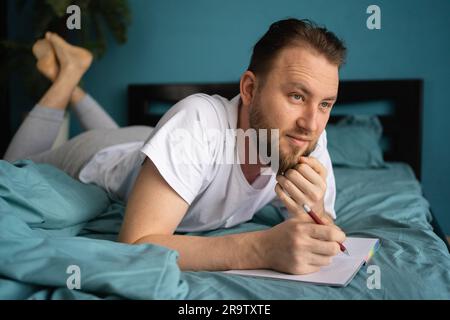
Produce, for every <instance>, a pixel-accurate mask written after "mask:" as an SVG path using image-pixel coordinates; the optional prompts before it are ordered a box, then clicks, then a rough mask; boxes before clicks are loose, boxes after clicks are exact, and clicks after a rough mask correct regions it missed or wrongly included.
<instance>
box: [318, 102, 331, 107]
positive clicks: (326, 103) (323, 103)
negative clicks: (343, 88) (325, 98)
mask: <svg viewBox="0 0 450 320" xmlns="http://www.w3.org/2000/svg"><path fill="white" fill-rule="evenodd" d="M320 106H321V107H322V108H329V107H330V106H331V104H330V103H328V102H322V103H321V104H320Z"/></svg>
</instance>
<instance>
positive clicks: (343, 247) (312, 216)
mask: <svg viewBox="0 0 450 320" xmlns="http://www.w3.org/2000/svg"><path fill="white" fill-rule="evenodd" d="M303 209H304V210H305V211H306V213H307V214H309V216H310V217H311V218H312V219H313V220H314V222H315V223H317V224H321V225H325V223H323V221H322V220H320V218H319V217H318V216H317V215H316V214H315V213H314V211H312V210H311V208H310V207H309V206H308V205H306V204H304V205H303ZM338 243H339V242H338ZM339 247H340V248H341V251H342V252H344V253H345V254H346V255H348V256H349V255H350V254H349V253H348V250H347V248H346V247H345V246H344V245H343V244H342V243H339Z"/></svg>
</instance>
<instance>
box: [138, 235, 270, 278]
mask: <svg viewBox="0 0 450 320" xmlns="http://www.w3.org/2000/svg"><path fill="white" fill-rule="evenodd" d="M263 238H264V231H255V232H248V233H240V234H233V235H226V236H218V237H200V236H184V235H149V236H145V237H142V238H141V239H139V240H137V241H136V242H135V244H142V243H153V244H157V245H161V246H164V247H167V248H170V249H173V250H176V251H178V252H179V254H180V257H179V259H178V265H179V267H180V269H181V270H193V271H200V270H205V271H207V270H209V271H219V270H230V269H258V268H267V265H265V262H264V248H263V243H264V239H263Z"/></svg>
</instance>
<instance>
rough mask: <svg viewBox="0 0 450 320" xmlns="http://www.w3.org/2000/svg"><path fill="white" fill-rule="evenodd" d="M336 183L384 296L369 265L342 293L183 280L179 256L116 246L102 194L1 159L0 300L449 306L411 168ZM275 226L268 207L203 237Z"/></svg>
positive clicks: (449, 266)
mask: <svg viewBox="0 0 450 320" xmlns="http://www.w3.org/2000/svg"><path fill="white" fill-rule="evenodd" d="M335 176H336V182H337V189H338V192H337V195H338V196H337V200H336V211H337V214H338V219H337V224H338V225H340V226H341V227H342V228H343V229H344V230H345V231H346V233H347V236H362V237H377V238H380V239H381V247H380V249H379V250H378V251H377V253H376V254H375V255H374V257H373V258H372V260H371V262H370V265H377V266H378V267H379V269H380V284H381V287H380V289H369V288H368V286H367V280H368V278H369V277H370V276H371V274H369V273H368V272H367V271H368V270H367V267H363V268H362V269H361V270H360V272H359V273H358V274H357V275H356V277H355V278H354V279H353V281H352V282H351V283H350V284H349V285H348V286H347V287H345V288H334V287H328V286H316V285H311V284H306V283H300V282H292V281H284V280H275V279H265V278H253V277H244V276H237V275H229V274H224V273H220V272H180V270H179V268H178V267H177V264H176V259H177V257H178V254H177V252H175V251H172V250H169V249H166V248H164V247H160V246H156V245H150V244H144V245H125V244H121V243H117V242H115V240H116V237H117V234H118V231H119V229H120V224H121V221H122V215H123V212H124V206H123V204H121V203H117V202H112V201H111V200H110V199H108V197H107V196H106V194H105V192H103V190H101V189H100V188H98V187H95V186H92V185H83V184H81V183H79V182H77V181H75V180H74V179H72V178H70V177H69V176H67V175H66V174H64V173H63V172H61V171H59V170H57V169H55V168H53V167H51V166H48V165H37V164H34V163H32V162H30V161H20V162H17V163H15V164H14V165H12V164H9V163H7V162H5V161H0V299H124V298H126V299H450V255H449V253H448V251H447V248H446V246H445V244H444V242H443V241H442V240H441V239H439V237H437V236H436V234H435V233H434V232H433V231H432V228H431V226H430V219H431V215H430V213H429V205H428V202H427V201H426V200H425V199H424V198H423V197H422V196H421V188H420V185H419V183H418V182H417V181H416V180H415V178H414V175H413V173H412V171H411V170H410V168H409V167H408V166H406V165H404V164H400V163H390V164H389V165H388V167H387V168H386V169H372V170H369V169H358V170H357V169H345V168H335ZM281 219H282V218H281V214H280V212H279V211H278V209H276V208H275V207H273V206H270V205H268V206H266V207H265V208H264V209H263V210H261V211H260V212H259V213H258V214H257V215H256V216H255V218H254V219H253V220H252V221H251V222H248V223H245V224H242V225H240V226H238V227H235V228H232V229H228V230H225V229H223V230H216V231H212V232H207V233H201V234H202V235H205V236H216V235H221V234H228V233H236V232H246V231H252V230H261V229H264V228H269V227H270V226H272V225H274V224H277V223H279V222H280V221H281ZM196 234H198V233H196ZM70 266H78V267H79V270H80V285H81V288H80V289H79V290H76V289H75V290H70V289H68V288H67V281H68V279H69V278H70V277H71V275H72V273H70V272H69V273H68V272H67V270H68V268H69V267H70Z"/></svg>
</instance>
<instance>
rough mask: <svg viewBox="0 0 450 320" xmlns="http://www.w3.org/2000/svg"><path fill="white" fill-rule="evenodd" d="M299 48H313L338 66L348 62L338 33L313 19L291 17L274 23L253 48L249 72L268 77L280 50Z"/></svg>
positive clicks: (345, 50)
mask: <svg viewBox="0 0 450 320" xmlns="http://www.w3.org/2000/svg"><path fill="white" fill-rule="evenodd" d="M295 46H305V47H307V48H310V49H313V50H315V51H317V52H318V53H319V54H323V55H324V56H325V58H326V59H327V60H328V61H329V62H330V63H332V64H335V65H337V66H338V67H340V66H341V65H342V64H343V63H344V62H345V57H346V52H347V49H346V47H345V45H344V43H343V42H342V41H341V40H340V39H338V37H337V36H336V35H335V34H334V33H332V32H330V31H328V30H327V29H326V28H324V27H319V26H318V25H316V24H315V23H314V22H312V21H310V20H306V19H304V20H298V19H293V18H291V19H286V20H280V21H277V22H275V23H273V24H272V25H271V26H270V28H269V30H268V31H267V32H266V34H264V36H262V38H261V39H259V41H258V42H257V43H256V45H255V47H254V48H253V54H252V57H251V60H250V65H249V67H248V70H249V71H252V72H253V73H254V74H256V75H260V76H263V77H264V76H265V75H267V73H268V72H269V71H270V69H271V67H272V63H273V61H274V59H275V58H276V57H277V55H278V54H279V53H280V51H281V50H283V49H284V48H287V47H295Z"/></svg>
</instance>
